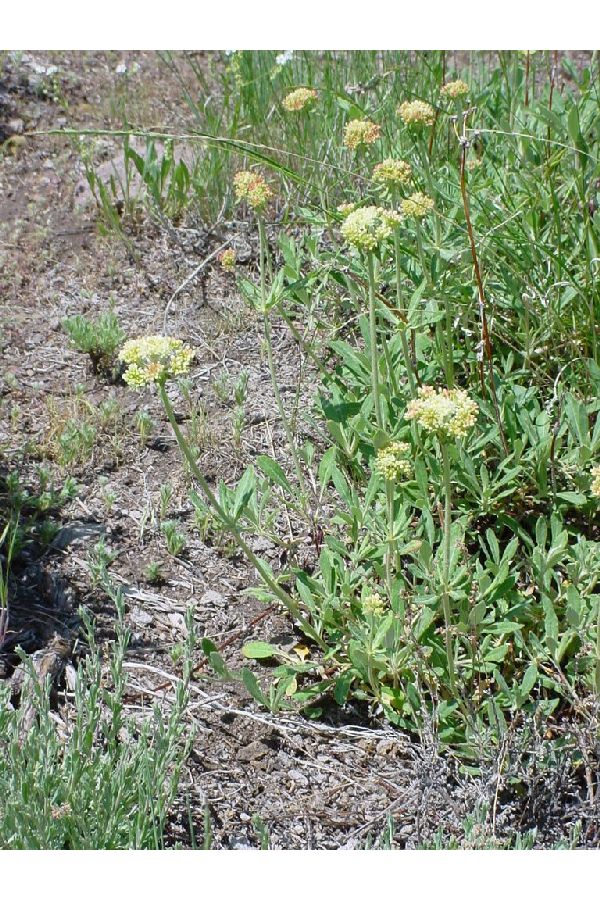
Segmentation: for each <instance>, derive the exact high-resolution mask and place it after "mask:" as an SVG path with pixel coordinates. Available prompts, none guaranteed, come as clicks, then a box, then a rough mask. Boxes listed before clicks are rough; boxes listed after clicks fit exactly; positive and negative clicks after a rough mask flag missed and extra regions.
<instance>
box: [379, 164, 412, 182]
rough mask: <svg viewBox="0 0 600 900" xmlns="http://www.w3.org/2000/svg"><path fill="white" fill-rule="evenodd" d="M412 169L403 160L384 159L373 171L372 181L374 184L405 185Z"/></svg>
mask: <svg viewBox="0 0 600 900" xmlns="http://www.w3.org/2000/svg"><path fill="white" fill-rule="evenodd" d="M411 175H412V168H411V166H410V163H407V162H404V160H403V159H384V161H383V162H380V163H378V164H377V165H376V166H375V168H374V169H373V181H374V182H375V183H376V184H389V185H397V184H406V183H407V182H408V181H410V178H411Z"/></svg>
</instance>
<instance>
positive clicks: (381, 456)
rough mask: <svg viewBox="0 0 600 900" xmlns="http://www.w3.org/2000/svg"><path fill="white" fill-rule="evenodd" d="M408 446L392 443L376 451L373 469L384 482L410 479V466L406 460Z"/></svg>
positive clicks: (401, 442)
mask: <svg viewBox="0 0 600 900" xmlns="http://www.w3.org/2000/svg"><path fill="white" fill-rule="evenodd" d="M409 453H410V445H409V444H405V443H404V442H403V441H392V442H391V444H388V445H387V447H382V448H381V450H378V451H377V459H376V460H375V468H376V470H377V471H378V472H379V474H380V475H381V477H382V478H385V480H386V481H402V480H406V479H407V478H410V475H411V471H412V466H411V464H410V462H409V460H408V459H407V458H406V457H407V456H408V454H409Z"/></svg>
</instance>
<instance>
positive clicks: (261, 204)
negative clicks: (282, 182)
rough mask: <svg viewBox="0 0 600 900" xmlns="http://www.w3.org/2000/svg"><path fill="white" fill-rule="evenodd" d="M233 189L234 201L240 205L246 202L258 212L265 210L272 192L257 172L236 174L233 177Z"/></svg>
mask: <svg viewBox="0 0 600 900" xmlns="http://www.w3.org/2000/svg"><path fill="white" fill-rule="evenodd" d="M233 185H234V187H235V199H236V200H237V201H238V203H240V202H241V201H242V200H246V201H247V202H248V203H249V204H250V206H251V207H252V208H253V209H255V210H257V211H258V212H260V211H261V210H263V209H264V208H265V206H266V205H267V203H268V202H269V200H270V199H271V197H272V196H273V191H272V190H271V188H270V187H269V185H268V184H267V182H266V181H265V179H264V178H263V176H262V175H259V173H258V172H249V171H247V170H246V171H244V172H238V173H237V174H236V175H234V177H233Z"/></svg>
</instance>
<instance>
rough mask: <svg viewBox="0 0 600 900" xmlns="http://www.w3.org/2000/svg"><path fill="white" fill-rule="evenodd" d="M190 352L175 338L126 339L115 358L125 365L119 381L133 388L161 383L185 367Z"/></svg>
mask: <svg viewBox="0 0 600 900" xmlns="http://www.w3.org/2000/svg"><path fill="white" fill-rule="evenodd" d="M193 358H194V351H193V350H192V349H191V348H190V347H187V346H186V345H185V344H184V342H183V341H181V340H179V339H178V338H170V337H164V336H163V335H160V334H153V335H148V336H147V337H140V338H133V339H132V340H130V341H126V342H125V344H124V345H123V349H122V350H121V352H120V353H119V359H120V360H121V362H124V363H125V365H126V369H125V372H124V373H123V381H125V383H126V384H128V385H129V387H133V388H141V387H145V386H146V385H148V384H164V383H165V382H166V381H168V380H169V379H170V378H178V377H179V376H180V375H185V373H186V372H187V371H188V370H189V368H190V365H191V363H192V359H193Z"/></svg>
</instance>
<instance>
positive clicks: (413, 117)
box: [398, 100, 435, 125]
mask: <svg viewBox="0 0 600 900" xmlns="http://www.w3.org/2000/svg"><path fill="white" fill-rule="evenodd" d="M398 115H399V116H400V118H401V119H402V121H403V122H404V124H405V125H433V120H434V119H435V112H434V111H433V106H430V105H429V103H425V101H424V100H405V101H404V103H401V104H400V106H399V107H398Z"/></svg>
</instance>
